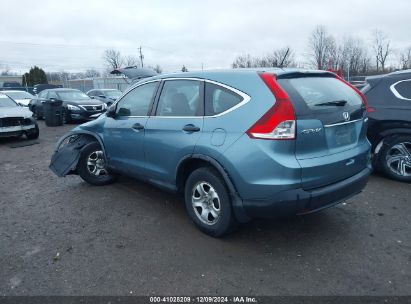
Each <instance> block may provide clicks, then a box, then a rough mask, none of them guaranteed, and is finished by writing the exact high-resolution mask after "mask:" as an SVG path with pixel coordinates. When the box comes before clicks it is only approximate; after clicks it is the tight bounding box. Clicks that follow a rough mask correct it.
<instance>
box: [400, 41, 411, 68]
mask: <svg viewBox="0 0 411 304" xmlns="http://www.w3.org/2000/svg"><path fill="white" fill-rule="evenodd" d="M400 67H401V69H403V70H406V69H411V46H410V47H408V48H406V49H404V50H402V51H401V53H400Z"/></svg>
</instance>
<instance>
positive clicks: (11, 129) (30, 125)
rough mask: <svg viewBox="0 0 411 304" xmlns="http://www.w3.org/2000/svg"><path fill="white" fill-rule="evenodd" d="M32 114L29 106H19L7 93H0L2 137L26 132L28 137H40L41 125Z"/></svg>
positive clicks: (0, 134)
mask: <svg viewBox="0 0 411 304" xmlns="http://www.w3.org/2000/svg"><path fill="white" fill-rule="evenodd" d="M32 116H33V113H32V112H31V111H30V110H29V109H28V108H27V107H22V106H19V105H18V104H17V103H16V102H15V101H14V100H13V99H11V98H10V97H8V96H7V95H6V94H4V93H0V137H14V136H15V137H19V136H21V135H23V134H25V135H26V137H27V138H28V139H36V138H38V137H39V127H38V125H37V122H36V120H35V119H34V118H33V117H32Z"/></svg>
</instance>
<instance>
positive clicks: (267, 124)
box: [247, 73, 296, 139]
mask: <svg viewBox="0 0 411 304" xmlns="http://www.w3.org/2000/svg"><path fill="white" fill-rule="evenodd" d="M259 75H260V77H261V79H262V80H263V81H264V83H265V84H266V85H267V86H268V88H269V89H270V90H271V92H272V93H273V94H274V96H275V104H274V105H273V106H272V107H271V108H270V109H269V110H268V111H267V112H266V113H265V114H264V115H263V117H261V118H260V119H259V120H258V121H257V122H256V123H255V124H254V125H253V126H252V127H251V128H250V129H249V130H248V131H247V134H248V136H250V137H251V138H260V139H295V129H296V120H295V112H294V106H293V104H292V102H291V99H290V97H289V96H288V94H287V92H286V91H284V89H282V88H281V87H280V85H279V84H278V82H277V80H276V76H275V74H271V73H260V74H259Z"/></svg>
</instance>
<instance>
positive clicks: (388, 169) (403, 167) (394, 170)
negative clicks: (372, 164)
mask: <svg viewBox="0 0 411 304" xmlns="http://www.w3.org/2000/svg"><path fill="white" fill-rule="evenodd" d="M378 163H379V166H378V167H379V168H380V169H381V171H382V172H383V173H384V174H385V175H387V176H388V177H390V178H392V179H395V180H399V181H404V182H411V136H410V135H399V136H390V137H387V138H386V139H384V144H383V145H382V147H381V150H380V152H379V153H378Z"/></svg>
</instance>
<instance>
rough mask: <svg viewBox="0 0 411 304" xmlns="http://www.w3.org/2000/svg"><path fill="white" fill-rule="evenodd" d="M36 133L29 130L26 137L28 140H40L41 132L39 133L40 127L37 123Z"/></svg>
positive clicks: (35, 124)
mask: <svg viewBox="0 0 411 304" xmlns="http://www.w3.org/2000/svg"><path fill="white" fill-rule="evenodd" d="M34 126H35V127H34V131H32V130H29V131H27V132H26V137H27V139H30V140H31V139H37V138H39V135H40V131H39V126H38V125H37V122H35V123H34Z"/></svg>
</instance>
